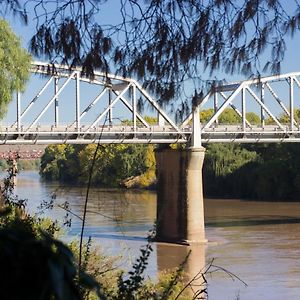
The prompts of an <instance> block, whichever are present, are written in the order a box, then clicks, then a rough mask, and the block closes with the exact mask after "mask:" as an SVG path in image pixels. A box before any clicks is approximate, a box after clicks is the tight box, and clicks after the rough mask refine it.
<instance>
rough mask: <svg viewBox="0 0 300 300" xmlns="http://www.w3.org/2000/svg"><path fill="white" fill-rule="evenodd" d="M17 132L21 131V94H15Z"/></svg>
mask: <svg viewBox="0 0 300 300" xmlns="http://www.w3.org/2000/svg"><path fill="white" fill-rule="evenodd" d="M17 130H18V131H21V94H20V92H17Z"/></svg>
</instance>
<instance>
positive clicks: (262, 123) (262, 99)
mask: <svg viewBox="0 0 300 300" xmlns="http://www.w3.org/2000/svg"><path fill="white" fill-rule="evenodd" d="M260 101H261V102H262V103H263V104H265V84H264V83H261V90H260ZM265 118H266V117H265V110H264V109H263V107H262V106H261V107H260V121H261V126H262V127H264V126H265Z"/></svg>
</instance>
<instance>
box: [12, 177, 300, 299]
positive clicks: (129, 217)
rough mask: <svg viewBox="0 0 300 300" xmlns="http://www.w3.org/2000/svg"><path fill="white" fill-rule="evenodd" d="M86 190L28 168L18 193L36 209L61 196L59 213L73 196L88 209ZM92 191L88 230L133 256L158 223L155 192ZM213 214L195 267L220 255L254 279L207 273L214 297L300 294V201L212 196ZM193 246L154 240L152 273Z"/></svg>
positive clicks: (109, 247) (73, 202) (219, 260)
mask: <svg viewBox="0 0 300 300" xmlns="http://www.w3.org/2000/svg"><path fill="white" fill-rule="evenodd" d="M85 192H86V190H85V188H79V187H67V186H61V185H59V184H58V183H49V182H43V181H41V180H40V178H39V175H38V173H37V172H33V171H23V172H21V173H20V174H19V175H18V178H17V187H16V193H17V194H18V195H19V196H20V197H21V198H27V199H28V209H29V210H30V211H32V212H33V211H36V207H37V206H39V205H40V202H41V201H49V200H50V199H51V197H52V198H55V199H54V207H53V209H52V210H50V211H47V215H50V216H51V217H52V218H56V219H59V220H63V218H64V216H65V213H66V212H65V211H64V210H63V209H61V208H59V205H61V204H63V203H64V202H65V201H67V202H68V203H69V205H70V208H71V210H72V212H73V213H75V214H77V215H82V210H83V204H84V197H85ZM53 196H54V197H53ZM299 197H300V196H299ZM89 199H90V200H89V206H88V211H89V213H88V218H87V225H86V230H85V236H86V237H88V236H91V237H92V238H93V240H94V241H95V242H96V243H98V244H99V245H101V247H102V248H103V251H104V252H105V253H108V254H116V255H120V254H122V256H123V257H124V261H123V262H122V264H124V265H125V264H126V263H127V262H128V261H130V260H131V261H132V260H133V259H134V258H135V257H137V255H138V252H139V248H140V247H141V246H142V245H144V244H145V243H146V240H145V236H146V235H147V232H148V231H149V230H150V229H151V228H152V227H153V223H154V221H155V216H156V195H155V192H150V191H128V190H119V189H96V188H93V189H92V190H91V193H90V198H89ZM205 222H206V237H207V239H208V241H209V242H208V244H207V245H205V246H200V247H195V248H192V254H191V256H190V261H189V262H188V264H187V270H188V271H190V272H191V273H193V272H197V271H198V270H200V269H201V268H203V267H204V266H205V265H207V264H210V263H211V262H212V261H213V264H214V265H217V266H220V267H221V268H224V269H226V270H228V271H230V272H231V273H232V274H234V275H236V276H238V277H239V278H240V279H241V280H242V281H244V282H245V283H246V284H247V286H246V285H244V284H243V283H242V282H241V281H240V280H238V279H237V278H235V277H234V276H233V277H231V276H230V275H229V274H227V273H226V272H224V271H222V270H219V271H215V272H212V273H210V274H208V275H207V279H208V294H209V299H210V300H219V299H220V300H227V299H228V300H234V299H241V300H253V299H256V300H268V299H271V300H279V299H280V300H282V299H300V202H299V203H297V202H285V203H283V202H255V201H242V200H218V199H206V200H205ZM79 230H80V220H79V219H78V218H76V217H75V216H73V217H72V226H71V228H70V229H67V231H68V238H74V237H76V236H78V233H79ZM188 250H189V248H187V247H184V246H176V245H168V244H154V251H153V253H152V255H151V257H150V263H149V268H148V270H147V273H148V275H150V276H152V277H155V275H156V274H157V271H161V270H164V269H166V268H172V267H176V266H177V265H179V264H180V262H181V261H182V260H183V259H184V257H185V256H186V254H187V253H188ZM211 270H216V269H215V268H214V267H213V268H212V269H211Z"/></svg>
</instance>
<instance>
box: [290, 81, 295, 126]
mask: <svg viewBox="0 0 300 300" xmlns="http://www.w3.org/2000/svg"><path fill="white" fill-rule="evenodd" d="M289 86H290V129H291V131H294V79H293V77H290V78H289Z"/></svg>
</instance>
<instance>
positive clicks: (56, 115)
mask: <svg viewBox="0 0 300 300" xmlns="http://www.w3.org/2000/svg"><path fill="white" fill-rule="evenodd" d="M57 92H58V77H55V78H54V94H55V95H56V94H57ZM54 124H55V127H57V126H58V97H56V98H55V104H54Z"/></svg>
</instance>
